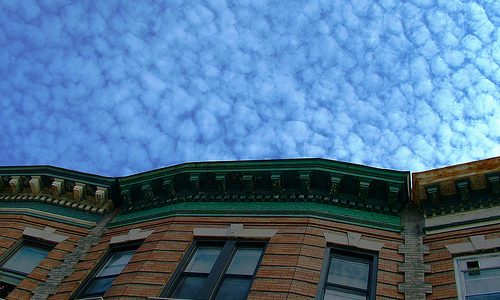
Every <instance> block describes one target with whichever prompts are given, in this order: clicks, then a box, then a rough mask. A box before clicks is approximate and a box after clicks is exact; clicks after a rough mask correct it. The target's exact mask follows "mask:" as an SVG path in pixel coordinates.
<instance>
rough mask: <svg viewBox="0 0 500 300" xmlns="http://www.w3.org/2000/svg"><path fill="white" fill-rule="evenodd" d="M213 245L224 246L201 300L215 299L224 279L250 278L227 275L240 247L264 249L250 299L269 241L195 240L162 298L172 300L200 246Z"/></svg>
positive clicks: (255, 271) (251, 282)
mask: <svg viewBox="0 0 500 300" xmlns="http://www.w3.org/2000/svg"><path fill="white" fill-rule="evenodd" d="M213 245H222V249H221V252H220V254H219V256H218V257H217V259H216V261H215V263H214V265H213V267H212V269H211V271H210V273H208V276H207V283H206V284H205V286H204V287H203V288H202V289H201V292H200V299H214V298H215V297H216V296H217V292H218V291H219V289H220V287H221V285H222V282H223V280H224V278H226V277H229V278H242V277H245V278H248V277H249V275H248V276H245V275H236V274H226V272H227V270H228V268H229V266H230V264H231V262H232V259H233V257H234V254H235V253H236V250H237V249H238V247H241V246H243V247H245V246H254V247H255V246H259V248H261V249H262V253H261V255H260V257H259V260H258V262H257V265H256V267H255V270H254V272H253V274H252V275H251V279H250V289H249V290H248V293H247V294H246V297H248V294H249V293H250V291H251V287H252V285H253V282H254V280H255V278H256V275H257V272H258V270H259V267H260V265H261V263H262V259H263V258H264V254H265V251H266V248H267V245H268V241H263V240H246V239H206V238H205V239H195V240H193V242H192V243H191V245H190V246H189V248H188V250H187V251H186V253H185V254H184V256H183V257H182V259H181V260H180V262H179V264H178V265H177V267H176V269H175V271H174V273H173V274H172V277H171V278H170V280H169V281H168V283H167V284H166V285H165V287H164V288H163V290H162V292H161V293H160V297H161V298H162V299H163V298H167V299H170V298H171V297H173V296H172V294H173V293H174V292H175V290H176V288H177V287H178V285H179V283H180V282H181V280H182V279H183V277H184V276H183V275H184V274H185V272H184V271H185V270H186V268H187V266H188V265H189V263H190V262H191V259H192V258H193V256H194V254H195V253H196V250H197V249H198V247H200V246H213ZM228 275H229V276H228Z"/></svg>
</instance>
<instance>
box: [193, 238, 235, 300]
mask: <svg viewBox="0 0 500 300" xmlns="http://www.w3.org/2000/svg"><path fill="white" fill-rule="evenodd" d="M235 245H236V242H235V241H227V242H226V243H225V244H224V247H223V248H222V251H221V253H220V254H219V257H218V258H217V260H216V261H215V264H214V266H213V268H212V271H211V272H210V274H209V275H208V278H207V283H206V284H205V286H204V287H203V289H202V291H201V293H200V296H201V298H202V299H210V297H212V296H213V293H214V292H215V288H216V287H217V284H219V281H220V280H221V278H222V277H223V275H224V270H225V269H226V265H227V263H228V261H229V260H230V259H231V255H232V253H233V251H234V248H235Z"/></svg>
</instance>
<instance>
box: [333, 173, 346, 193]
mask: <svg viewBox="0 0 500 300" xmlns="http://www.w3.org/2000/svg"><path fill="white" fill-rule="evenodd" d="M342 177H343V176H342V175H339V174H333V175H331V177H330V181H331V183H332V187H331V188H330V193H331V194H337V193H338V192H339V188H340V181H341V180H342Z"/></svg>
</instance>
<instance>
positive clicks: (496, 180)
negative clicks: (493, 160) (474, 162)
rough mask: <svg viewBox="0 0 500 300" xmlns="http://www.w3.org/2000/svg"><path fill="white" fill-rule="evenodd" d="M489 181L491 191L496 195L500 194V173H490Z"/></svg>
mask: <svg viewBox="0 0 500 300" xmlns="http://www.w3.org/2000/svg"><path fill="white" fill-rule="evenodd" d="M488 182H489V183H490V188H491V192H492V193H493V194H495V195H498V194H500V175H499V174H493V175H488Z"/></svg>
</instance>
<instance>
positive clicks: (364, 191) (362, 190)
mask: <svg viewBox="0 0 500 300" xmlns="http://www.w3.org/2000/svg"><path fill="white" fill-rule="evenodd" d="M371 182H372V180H371V179H367V178H360V179H359V195H358V196H359V199H360V200H361V201H366V199H367V198H368V189H369V187H370V183H371Z"/></svg>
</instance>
